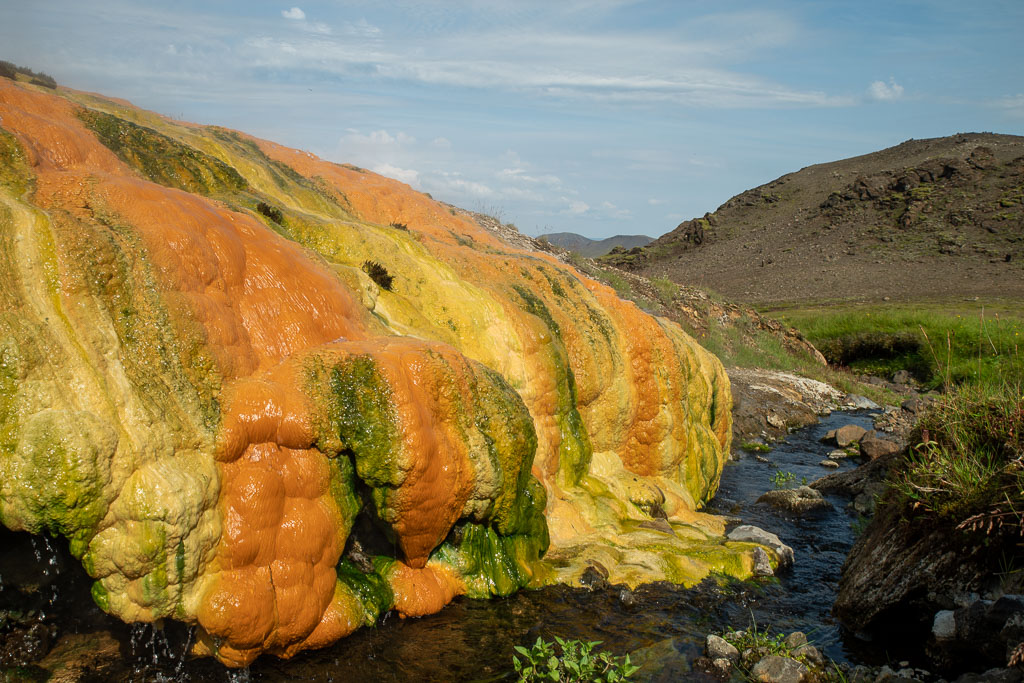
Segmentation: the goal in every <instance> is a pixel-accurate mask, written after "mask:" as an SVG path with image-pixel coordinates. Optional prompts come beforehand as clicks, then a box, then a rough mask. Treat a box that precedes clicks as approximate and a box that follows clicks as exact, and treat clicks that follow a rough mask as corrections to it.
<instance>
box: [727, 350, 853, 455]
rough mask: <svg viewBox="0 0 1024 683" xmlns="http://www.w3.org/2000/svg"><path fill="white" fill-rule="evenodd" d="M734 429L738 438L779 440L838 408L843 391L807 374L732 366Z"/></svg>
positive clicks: (730, 370) (730, 372) (744, 439)
mask: <svg viewBox="0 0 1024 683" xmlns="http://www.w3.org/2000/svg"><path fill="white" fill-rule="evenodd" d="M729 380H730V382H731V385H732V392H733V431H734V432H735V434H736V437H737V439H739V440H743V441H747V440H750V439H754V438H759V437H760V438H767V439H769V440H776V439H780V438H782V437H784V436H785V435H786V434H788V433H789V431H790V430H794V429H799V428H800V427H806V426H807V425H811V424H816V423H817V422H818V418H819V416H821V415H828V414H829V413H830V412H832V410H833V409H834V408H837V407H838V405H839V401H840V399H841V398H842V393H841V392H839V391H838V390H837V389H835V388H833V387H831V386H829V385H828V384H825V383H824V382H819V381H817V380H813V379H808V378H806V377H798V376H796V375H792V374H790V373H786V372H779V371H776V370H759V369H752V368H730V369H729Z"/></svg>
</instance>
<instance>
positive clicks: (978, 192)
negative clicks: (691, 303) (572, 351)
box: [607, 133, 1024, 304]
mask: <svg viewBox="0 0 1024 683" xmlns="http://www.w3.org/2000/svg"><path fill="white" fill-rule="evenodd" d="M607 258H608V260H609V262H610V263H613V264H614V265H617V266H619V267H622V268H629V269H632V270H634V271H636V272H639V273H642V274H644V275H647V276H649V277H657V276H665V277H669V278H671V279H674V280H676V281H678V282H681V283H687V284H692V285H697V286H702V287H707V288H710V289H712V290H714V291H717V292H719V293H720V294H722V295H724V296H726V297H728V298H732V299H736V300H741V301H746V302H752V303H760V304H766V303H771V302H787V301H821V300H831V299H854V298H864V299H881V298H883V297H890V298H892V299H893V300H920V299H923V298H944V297H951V296H1002V297H1022V296H1024V138H1022V137H1018V136H1012V135H995V134H991V133H970V134H961V135H954V136H951V137H945V138H935V139H930V140H909V141H907V142H904V143H902V144H900V145H897V146H895V147H891V148H889V149H885V150H882V151H880V152H875V153H873V154H867V155H864V156H859V157H854V158H852V159H846V160H843V161H836V162H833V163H827V164H818V165H815V166H809V167H807V168H804V169H802V170H800V171H797V172H795V173H790V174H787V175H784V176H782V177H781V178H778V179H776V180H773V181H772V182H770V183H767V184H765V185H762V186H760V187H756V188H754V189H752V190H748V191H746V192H744V193H742V194H740V195H737V196H735V197H733V198H732V199H730V200H729V201H728V202H726V203H725V204H723V205H722V206H720V207H719V208H718V209H717V210H716V211H715V212H714V213H710V214H706V215H705V216H703V217H701V218H695V219H693V220H690V221H686V222H684V223H681V224H680V225H679V226H678V227H676V228H675V229H674V230H672V231H671V232H669V233H667V234H665V235H662V236H661V237H659V238H658V239H657V240H655V241H654V242H652V243H651V244H649V245H648V246H646V247H643V248H638V249H632V250H629V251H628V252H626V253H619V254H613V255H611V256H609V257H607Z"/></svg>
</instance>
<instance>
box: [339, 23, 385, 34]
mask: <svg viewBox="0 0 1024 683" xmlns="http://www.w3.org/2000/svg"><path fill="white" fill-rule="evenodd" d="M342 33H344V34H345V35H348V36H359V37H362V38H376V37H377V36H379V35H380V33H381V31H380V29H379V28H378V27H376V26H374V25H373V24H371V23H370V22H368V21H367V20H366V19H360V20H359V21H356V22H350V23H347V24H345V27H344V28H343V29H342Z"/></svg>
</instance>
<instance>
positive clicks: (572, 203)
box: [562, 197, 590, 216]
mask: <svg viewBox="0 0 1024 683" xmlns="http://www.w3.org/2000/svg"><path fill="white" fill-rule="evenodd" d="M562 201H563V202H566V203H567V204H568V207H567V208H566V209H565V210H564V211H562V213H567V214H569V215H570V216H580V215H582V214H585V213H586V212H587V211H590V205H589V204H587V203H586V202H584V201H580V200H579V199H569V198H567V197H562Z"/></svg>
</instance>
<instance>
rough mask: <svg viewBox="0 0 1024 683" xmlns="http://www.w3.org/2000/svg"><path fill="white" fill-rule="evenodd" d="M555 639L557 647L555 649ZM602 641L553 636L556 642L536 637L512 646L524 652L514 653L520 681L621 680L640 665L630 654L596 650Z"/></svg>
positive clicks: (608, 682) (513, 664) (513, 658)
mask: <svg viewBox="0 0 1024 683" xmlns="http://www.w3.org/2000/svg"><path fill="white" fill-rule="evenodd" d="M556 643H557V650H558V651H560V653H559V652H556ZM600 644H601V641H599V640H594V641H585V640H565V639H562V638H559V637H558V636H555V643H551V642H548V641H546V640H544V639H543V638H540V637H538V638H537V642H536V643H534V644H533V647H531V648H529V649H527V648H525V647H523V646H521V645H517V646H516V647H515V650H516V652H518V653H519V654H520V655H522V656H523V659H520V658H519V657H518V656H515V655H513V657H512V666H513V667H515V670H516V673H517V674H518V675H519V680H520V681H565V682H570V681H571V682H573V683H575V682H576V681H580V682H582V681H602V682H606V683H612V682H613V681H624V680H626V679H627V678H629V677H630V676H632V675H633V674H635V673H636V672H637V671H638V670H639V667H636V666H633V665H632V664H631V663H630V661H629V655H625V656H623V657H616V656H615V655H612V654H610V653H608V652H601V651H595V649H594V648H596V647H597V646H598V645H600Z"/></svg>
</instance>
